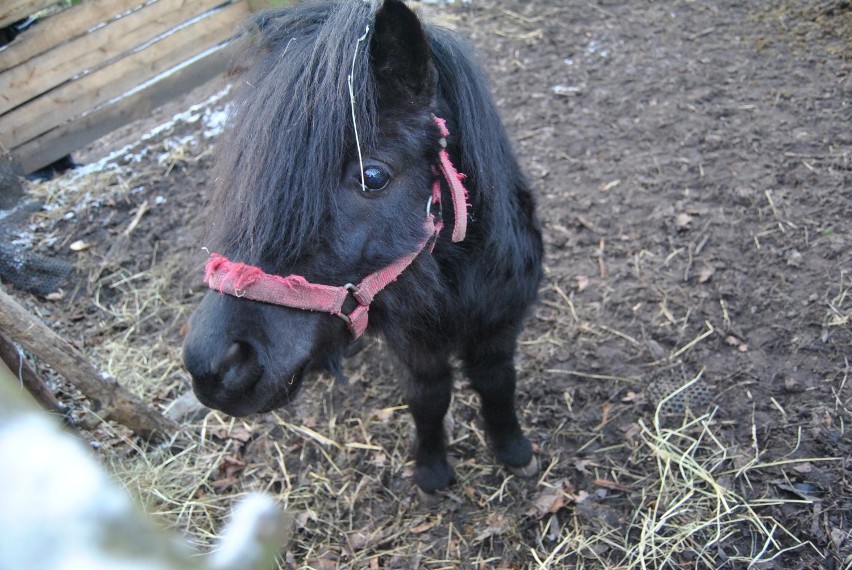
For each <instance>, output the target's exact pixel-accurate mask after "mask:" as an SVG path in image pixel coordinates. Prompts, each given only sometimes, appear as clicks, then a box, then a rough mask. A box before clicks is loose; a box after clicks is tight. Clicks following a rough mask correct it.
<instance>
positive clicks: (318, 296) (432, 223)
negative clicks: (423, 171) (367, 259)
mask: <svg viewBox="0 0 852 570" xmlns="http://www.w3.org/2000/svg"><path fill="white" fill-rule="evenodd" d="M432 120H433V121H434V122H435V124H436V125H437V126H438V129H439V130H440V132H441V139H440V142H441V151H440V152H439V154H438V166H437V168H436V169H435V170H436V178H435V182H434V183H433V184H432V195H431V196H430V197H429V201H428V203H427V205H426V220H425V222H424V223H423V225H424V227H425V229H426V238H425V239H424V240H423V241H422V242H421V243H420V246H419V247H418V248H417V249H416V250H415V251H413V252H411V253H409V254H407V255H404V256H402V257H400V258H399V259H397V260H396V261H394V262H393V263H391V264H390V265H388V266H387V267H384V268H382V269H379V270H378V271H376V272H374V273H371V274H370V275H368V276H367V277H365V278H364V279H363V280H362V281H361V282H360V283H358V284H357V285H353V284H351V283H347V284H346V285H343V286H334V285H321V284H319V283H311V282H309V281H308V280H306V279H305V278H304V277H301V276H299V275H288V276H287V277H282V276H280V275H270V274H268V273H265V272H264V271H263V270H262V269H260V268H259V267H255V266H253V265H246V264H245V263H238V262H234V261H230V260H229V259H228V258H226V257H225V256H223V255H219V254H218V253H213V254H211V255H210V259H208V260H207V266H206V270H205V274H204V282H205V283H207V285H208V286H209V287H210V288H211V289H214V290H216V291H219V292H220V293H226V294H228V295H233V296H234V297H240V298H244V299H251V300H253V301H261V302H263V303H270V304H273V305H281V306H284V307H291V308H294V309H302V310H305V311H322V312H326V313H331V314H332V315H335V316H337V317H340V318H341V319H343V320H344V321H346V325H347V327H348V329H349V332H350V333H352V336H353V337H354V338H358V337H360V336H361V335H362V334H363V333H364V331H365V330H366V329H367V313H368V311H369V310H370V303H372V302H373V298H374V297H375V296H376V294H377V293H379V292H380V291H381V290H382V289H384V288H385V287H387V286H388V285H389V284H391V283H393V282H394V281H396V279H397V277H399V276H400V274H401V273H402V272H403V271H405V269H406V268H407V267H408V266H409V265H411V263H412V262H413V261H414V259H415V258H416V257H417V256H418V255H419V254H420V252H421V251H423V250H424V249H426V248H427V247H428V248H429V251H432V248H433V247H434V246H435V241H436V240H437V238H438V234H440V233H441V229H442V228H443V227H444V224H443V222H442V220H441V214H440V212H441V209H440V204H441V180H440V177H438V176H437V174H438V173H440V174H441V175H443V177H444V179H445V180H446V181H447V185H448V186H449V188H450V195H451V197H452V201H453V211H454V212H455V225H454V227H453V235H452V241H454V242H460V241H462V240H464V238H465V234H466V232H467V208H468V205H467V190H465V187H464V185H463V184H462V179H463V178H464V175H463V174H459V172H458V171H457V170H456V168H455V166H453V163H452V161H451V160H450V155H449V154H448V153H447V137H448V136H449V135H450V133H449V131H448V130H447V126H446V121H445V120H444V119H440V118H438V117H435V116H434V115H433V116H432ZM436 206H437V207H438V214H437V215H436V214H435V213H433V211H432V210H433V207H436ZM350 296H351V298H352V299H354V300H355V301H356V302H357V305H356V307H355V308H354V309H353V310H352V311H351V312H349V313H345V312H344V310H343V305H344V303H346V301H347V299H349V298H350Z"/></svg>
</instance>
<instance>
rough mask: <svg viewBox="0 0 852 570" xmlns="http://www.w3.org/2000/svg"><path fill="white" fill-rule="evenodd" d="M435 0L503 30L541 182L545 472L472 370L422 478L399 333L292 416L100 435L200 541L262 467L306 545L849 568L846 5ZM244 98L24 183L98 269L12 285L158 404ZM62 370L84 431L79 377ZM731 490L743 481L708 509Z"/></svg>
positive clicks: (121, 467)
mask: <svg viewBox="0 0 852 570" xmlns="http://www.w3.org/2000/svg"><path fill="white" fill-rule="evenodd" d="M430 13H432V14H436V15H437V16H438V17H439V18H440V19H442V20H443V21H445V22H447V23H449V24H450V25H453V26H455V27H457V28H458V29H459V30H461V31H462V32H463V33H465V34H466V35H467V36H468V37H470V38H471V39H472V41H473V43H474V44H475V45H476V47H477V48H479V49H480V50H481V52H482V55H483V59H484V62H485V65H486V67H487V68H488V70H489V72H490V74H491V76H492V79H493V84H494V92H495V96H496V99H497V101H498V103H499V106H500V108H501V110H502V113H503V116H504V118H505V121H506V123H507V126H508V130H509V131H510V132H511V133H512V135H513V139H514V140H515V142H516V149H517V152H518V155H519V157H520V160H521V162H522V164H523V166H524V168H525V170H526V171H527V173H528V174H529V176H530V178H531V180H532V182H533V185H534V187H535V189H536V192H537V195H538V204H539V212H540V216H541V219H542V221H543V225H544V229H545V239H546V247H547V260H546V265H547V267H546V269H547V275H546V279H545V282H544V283H543V287H542V290H541V303H540V304H539V305H538V307H537V308H536V310H535V312H534V314H533V315H532V316H531V317H530V319H529V321H528V324H527V327H526V330H525V332H524V334H523V341H522V344H521V346H520V349H519V354H518V368H519V372H520V377H521V383H520V389H519V392H520V394H519V407H520V410H521V415H522V417H523V422H524V423H525V425H526V428H527V430H528V433H529V435H530V437H531V439H532V440H533V441H534V442H535V445H536V447H537V450H538V453H539V454H540V459H541V462H542V464H543V465H544V466H545V470H544V472H543V473H542V475H541V476H540V478H538V479H534V480H531V481H521V480H517V479H515V478H513V477H508V476H507V474H506V473H505V472H504V471H503V470H501V469H500V468H497V467H495V466H494V465H493V460H492V457H491V456H490V453H489V452H488V451H487V449H486V447H485V446H484V445H483V441H482V439H483V435H482V432H481V429H480V427H479V426H478V424H477V421H476V413H475V410H476V402H475V397H474V396H473V394H472V393H471V392H470V390H467V389H465V388H464V379H463V378H461V377H460V378H459V381H458V384H459V390H458V391H457V394H456V399H455V402H454V405H453V416H454V420H455V432H454V441H453V445H452V455H453V457H454V461H455V462H456V470H457V472H458V478H459V480H458V482H457V483H456V485H455V486H454V487H453V489H452V490H451V491H450V492H449V493H447V494H446V495H445V496H444V497H443V498H442V501H441V502H440V503H439V504H438V505H437V506H427V505H423V504H421V503H420V502H419V501H418V500H417V498H416V496H415V493H414V492H413V483H412V482H411V478H410V476H411V465H410V463H409V462H408V437H409V433H408V431H409V430H408V421H407V417H406V414H405V411H404V409H400V408H399V406H401V405H402V402H401V391H400V390H399V389H398V388H397V380H396V378H397V376H398V373H397V371H396V369H395V368H394V365H393V364H392V363H391V362H389V360H388V359H387V357H386V355H385V353H384V350H383V348H382V346H381V343H380V342H378V341H373V342H372V343H371V345H370V346H369V347H368V349H367V350H366V351H365V352H363V353H361V354H359V355H358V356H357V357H356V358H355V359H353V360H351V361H349V362H348V363H347V372H348V374H349V376H350V378H351V383H350V385H348V386H335V385H334V384H333V382H332V381H331V380H329V379H319V380H317V381H316V382H315V383H314V384H313V385H312V386H308V387H306V388H307V389H306V390H304V391H303V393H302V396H301V401H300V402H298V403H297V404H296V405H295V406H294V407H292V408H288V409H284V410H281V411H279V412H278V413H276V414H268V415H265V416H260V417H256V418H251V419H249V420H246V421H235V420H233V419H232V418H228V417H226V416H221V415H219V414H216V413H210V414H209V415H207V416H203V417H201V418H195V419H192V418H189V419H185V420H184V423H185V424H186V425H187V434H185V435H183V436H181V438H179V439H178V440H177V441H176V442H175V443H174V445H172V446H171V447H169V446H166V447H163V446H160V447H147V446H146V445H145V444H144V443H142V442H138V441H137V440H135V439H134V437H133V436H132V434H129V433H127V432H126V431H125V430H122V428H120V427H115V426H113V427H109V428H105V427H99V428H95V429H94V430H92V431H89V430H86V429H84V430H83V433H84V435H85V436H86V437H87V438H89V439H90V440H91V441H94V442H96V447H98V448H99V449H100V451H101V454H102V456H103V458H104V459H105V461H106V462H107V463H108V464H109V465H110V468H111V469H112V470H113V471H115V472H116V473H117V474H118V476H119V478H120V479H121V480H122V481H124V482H125V484H126V485H127V486H128V487H129V488H130V489H131V490H132V491H133V492H134V493H136V494H137V495H138V496H140V501H141V502H142V503H143V504H144V505H145V507H146V508H147V509H148V510H149V511H151V512H152V513H153V514H154V516H155V517H157V518H158V520H161V521H163V522H164V524H168V525H171V526H175V527H177V528H179V529H181V530H182V531H183V532H185V533H186V535H187V536H188V537H190V539H191V540H192V541H194V542H197V543H199V544H206V543H207V542H208V541H209V539H210V536H211V532H212V529H214V528H215V527H216V525H217V524H218V523H219V522H220V521H221V519H222V517H223V516H224V513H225V510H226V507H228V506H229V505H230V502H231V500H232V499H233V498H234V497H236V496H238V495H239V494H240V493H242V492H244V491H246V490H268V491H271V492H274V493H276V494H277V496H278V497H279V498H280V499H281V501H282V503H284V504H285V505H286V506H287V508H288V510H290V512H291V513H293V514H294V516H295V521H296V523H295V524H296V526H297V533H296V538H295V539H294V541H293V542H292V543H291V544H290V545H289V547H288V549H287V552H286V553H284V554H282V560H281V564H282V565H283V566H285V567H296V568H300V567H312V568H334V567H352V568H364V567H370V568H379V567H381V568H416V567H422V568H441V567H446V568H450V567H453V568H454V567H478V568H479V567H481V568H528V567H529V568H549V567H553V568H559V567H572V566H576V567H589V568H604V567H606V568H615V567H640V566H641V564H642V562H643V561H644V564H645V567H667V568H682V567H683V568H687V567H690V568H710V567H719V568H744V567H746V566H747V565H748V563H749V562H751V561H755V560H758V561H760V562H757V566H756V567H759V568H831V569H839V568H849V565H850V564H852V558H850V553H852V534H850V529H852V471H850V467H852V443H851V442H852V437H850V433H849V431H850V423H852V413H850V406H852V404H850V401H852V380H849V378H848V377H849V371H850V362H849V361H850V358H852V324H850V318H852V106H850V101H852V78H850V74H849V71H850V66H852V7H850V4H849V3H848V2H844V1H824V2H786V1H773V2H746V3H742V2H712V3H704V2H692V1H678V2H672V3H668V2H667V3H648V2H619V1H613V0H607V1H605V2H596V3H587V2H573V1H571V2H568V1H566V2H547V1H529V2H526V1H525V2H521V1H513V0H503V1H496V0H474V2H472V3H470V4H464V5H461V6H458V5H457V6H451V7H443V8H431V9H430ZM225 101H226V98H225V99H222V100H219V101H217V102H214V103H210V104H209V105H208V108H207V110H206V111H205V110H203V109H202V110H199V111H197V112H196V113H195V115H194V116H197V117H201V118H200V119H198V120H194V122H187V121H178V122H176V123H175V124H174V125H173V126H171V127H169V128H167V129H165V130H164V131H163V132H161V133H159V134H156V135H154V136H152V137H151V138H149V139H148V140H147V141H145V142H142V143H136V144H135V145H134V146H133V148H132V149H129V150H128V151H127V152H125V153H122V154H120V155H119V156H117V157H116V158H114V159H113V160H111V161H110V163H109V164H110V165H109V166H107V167H106V168H104V169H101V171H100V172H95V173H92V174H90V175H88V176H85V177H81V176H79V175H73V174H69V175H66V176H64V177H62V178H60V179H58V180H56V181H54V182H51V183H47V184H39V185H33V187H32V189H31V191H32V193H33V195H34V196H36V197H37V198H39V199H41V200H44V201H45V202H46V204H47V207H45V208H44V209H42V210H41V211H39V212H37V213H35V214H34V215H33V216H32V217H31V218H30V219H29V220H28V222H27V223H26V224H21V225H20V227H19V232H20V235H22V236H23V238H22V239H23V240H24V241H28V242H29V243H30V244H31V245H32V247H33V248H34V249H35V250H36V251H39V252H41V253H45V254H49V255H53V256H59V257H63V258H66V259H71V260H73V261H74V262H75V263H76V267H77V270H76V272H75V273H74V275H73V276H72V278H71V279H69V280H68V281H67V282H66V283H65V285H64V287H63V291H62V293H63V294H62V295H61V296H60V295H57V296H54V300H45V299H44V298H41V297H33V296H30V295H27V294H24V293H21V292H16V291H14V290H12V292H13V293H15V294H16V295H17V297H18V298H19V299H21V300H22V301H23V302H25V303H26V304H27V306H29V307H30V308H31V309H32V310H33V311H35V312H38V313H39V314H40V315H41V316H42V318H44V319H45V320H46V321H47V322H49V323H50V324H51V326H53V327H54V328H55V329H56V330H59V331H60V332H61V333H62V334H63V335H64V336H65V337H66V338H68V339H69V340H71V341H72V342H74V343H75V344H77V345H78V346H79V347H80V348H82V349H83V350H84V351H85V352H86V353H87V354H88V355H89V356H90V357H91V358H92V360H93V361H95V362H96V363H97V364H98V365H99V366H101V367H102V368H104V369H105V370H106V371H108V372H109V373H111V374H113V375H115V376H116V377H118V378H119V380H120V381H123V382H125V383H127V384H128V385H130V386H131V387H132V388H133V389H134V390H135V391H137V392H138V393H140V394H142V395H143V397H145V398H146V399H147V400H149V401H152V402H154V403H155V404H156V405H158V406H162V407H163V408H169V407H172V406H173V402H174V400H175V399H176V398H177V397H178V396H180V395H181V394H183V393H184V392H186V391H187V389H188V386H189V384H188V378H187V375H186V373H185V372H184V371H183V370H182V369H181V368H180V361H179V345H180V342H181V335H182V327H183V325H184V323H185V322H186V318H187V315H188V313H189V312H190V311H191V309H192V306H193V304H194V303H196V302H197V301H198V299H199V298H200V295H201V294H202V292H203V290H204V287H203V285H202V282H201V266H202V265H203V262H204V255H205V254H204V253H203V252H202V251H201V247H202V246H203V244H201V243H199V242H198V240H197V228H198V222H199V220H198V216H199V212H200V211H201V209H202V207H203V204H204V202H205V196H206V194H205V188H206V183H207V179H208V176H209V171H210V166H211V160H212V159H211V155H210V153H209V149H210V147H211V146H212V145H213V144H214V143H215V140H216V138H217V137H218V136H219V135H218V134H216V132H215V131H216V129H211V127H210V124H211V121H210V120H208V119H210V118H211V117H212V116H213V114H214V112H215V111H216V110H218V109H221V107H222V105H223V104H224V102H225ZM205 113H206V116H205ZM213 122H215V121H213ZM137 128H139V129H141V128H142V127H137ZM140 132H141V131H140ZM114 146H115V140H111V141H110V140H108V141H102V142H101V143H99V145H96V147H94V148H91V149H88V150H87V151H86V157H87V158H88V157H91V156H94V155H97V154H99V153H100V154H106V153H107V151H109V150H113V149H112V147H114ZM143 204H144V205H143ZM140 211H142V214H139V212H140ZM134 219H137V222H138V223H137V224H135V225H133V224H132V222H133V220H134ZM7 223H8V222H7ZM131 225H133V227H132V228H131V227H130V226H131ZM128 229H129V231H128ZM78 241H82V242H83V245H80V244H79V243H78V245H77V247H76V249H82V251H79V252H76V253H71V252H70V251H69V245H70V244H72V243H74V242H78ZM55 297H61V298H59V299H56V298H55ZM690 382H691V384H689V386H688V387H687V388H686V389H684V390H683V391H680V392H677V393H675V394H674V395H673V396H672V397H667V396H669V395H671V394H672V392H673V391H675V390H677V389H678V388H679V387H681V386H684V385H685V384H688V383H690ZM56 390H57V392H58V393H59V395H60V396H61V397H62V398H63V399H64V400H65V401H66V402H69V403H71V404H72V407H73V409H74V411H75V417H76V418H77V419H78V420H79V421H80V422H82V423H83V424H84V425H85V424H86V421H85V413H84V409H85V407H84V406H83V405H81V403H80V397H79V395H76V394H74V393H73V391H72V390H70V389H69V388H68V387H67V386H65V385H63V384H62V383H61V382H58V383H57V384H56ZM696 418H697V421H695V422H693V423H691V424H690V423H689V422H690V421H692V420H696ZM662 443H666V444H672V445H675V447H677V448H678V449H680V450H681V452H682V453H681V455H678V454H677V453H675V456H674V457H676V458H675V459H674V460H672V457H673V456H672V454H671V453H670V451H671V450H668V451H666V449H668V448H666V449H663V448H664V447H665V446H664V445H662ZM678 446H679V447H678ZM678 458H679V459H678ZM688 460H691V461H692V462H694V463H695V464H696V465H700V467H701V469H700V470H697V471H695V470H694V471H690V469H688V468H686V467H685V465H687V464H690V465H691V464H692V463H690V461H688ZM699 471H700V473H702V474H704V475H699V476H696V475H694V473H697V472H699ZM689 473H693V475H690V474H689ZM708 497H710V499H708ZM713 497H715V498H716V499H718V497H724V498H725V499H724V501H722V503H724V504H729V503H730V504H734V503H736V504H737V505H739V506H738V507H736V508H733V507H732V509H731V512H730V513H729V516H727V518H725V517H721V518H719V519H713V517H714V516H716V515H718V510H717V509H716V508H715V506H714V505H718V504H720V503H719V501H716V502H713V501H714V500H716V499H714V498H713ZM680 499H683V500H682V501H681V500H680ZM707 501H710V502H707ZM663 513H666V514H663ZM723 519H724V520H723ZM702 521H714V522H713V524H708V525H704V528H700V527H701V525H700V524H696V523H701V522H702ZM690 525H696V528H695V529H694V530H690V531H689V532H687V533H685V534H684V536H683V537H680V538H678V537H679V536H680V535H678V530H679V529H681V530H682V529H691V527H690ZM714 525H715V527H714ZM714 528H715V530H714ZM708 529H709V530H708ZM714 533H715V534H714ZM767 536H771V539H767ZM667 537H671V540H668V538H667ZM675 538H677V540H675ZM653 545H657V546H656V547H654V546H653Z"/></svg>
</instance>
